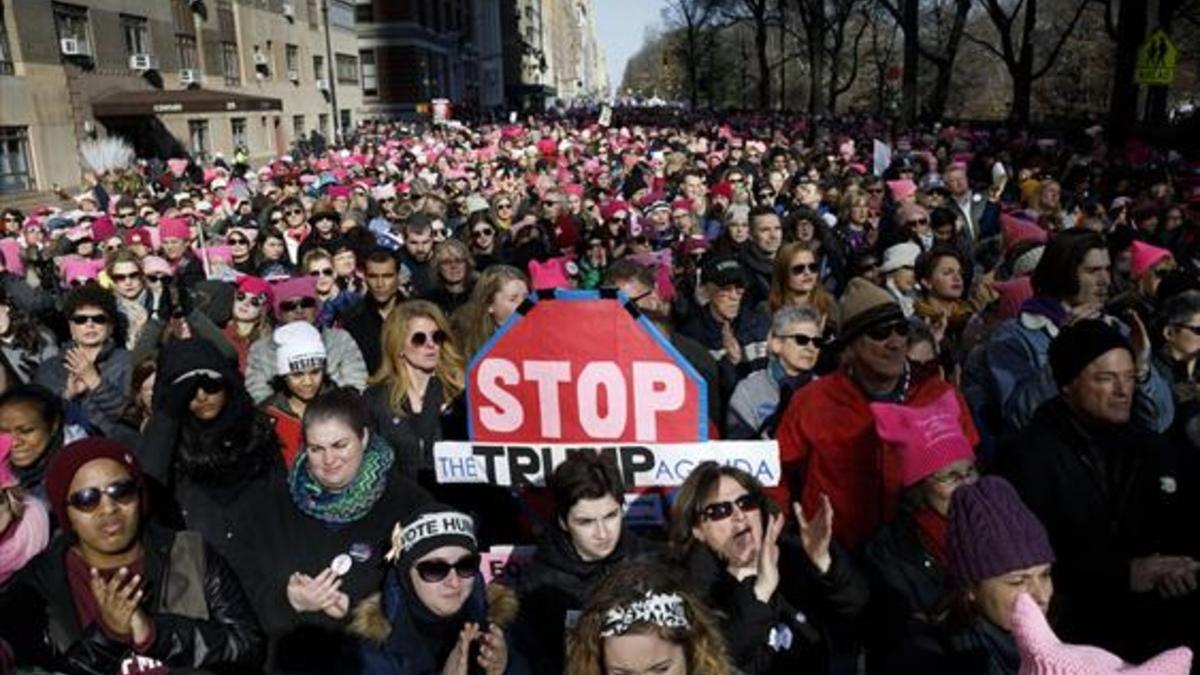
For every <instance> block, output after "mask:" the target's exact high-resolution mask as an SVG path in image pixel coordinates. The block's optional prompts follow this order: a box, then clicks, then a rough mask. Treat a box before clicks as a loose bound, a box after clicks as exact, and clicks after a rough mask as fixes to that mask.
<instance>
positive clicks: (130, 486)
mask: <svg viewBox="0 0 1200 675" xmlns="http://www.w3.org/2000/svg"><path fill="white" fill-rule="evenodd" d="M104 495H108V498H109V499H111V500H113V501H114V502H116V503H118V504H121V505H123V506H124V505H128V504H132V503H134V502H135V501H137V498H138V484H137V481H135V480H134V479H132V478H126V479H124V480H119V481H117V482H115V483H109V484H108V485H106V486H104V487H102V488H97V487H89V488H84V489H82V490H80V491H78V492H72V493H71V495H70V496H69V497H67V503H68V504H70V505H71V506H72V507H73V508H74V509H76V510H78V511H83V512H84V513H91V512H92V511H95V510H96V509H97V508H99V507H100V501H101V500H102V499H103V498H104Z"/></svg>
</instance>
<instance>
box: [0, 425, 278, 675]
mask: <svg viewBox="0 0 1200 675" xmlns="http://www.w3.org/2000/svg"><path fill="white" fill-rule="evenodd" d="M47 486H48V493H49V498H50V506H51V508H52V509H53V510H54V514H55V516H56V517H57V519H58V521H59V522H60V523H62V525H63V528H64V535H63V536H60V537H58V538H57V539H55V541H54V543H53V544H52V545H51V546H50V547H49V548H48V549H47V550H46V551H45V552H44V553H43V554H42V555H40V556H39V557H38V558H36V559H35V560H34V561H32V562H31V563H30V564H29V565H27V566H26V568H25V569H24V570H23V571H22V572H21V573H20V574H19V575H18V576H17V577H16V579H15V580H14V581H13V582H12V588H11V589H10V592H8V593H5V594H3V595H0V636H2V638H3V640H0V641H2V642H4V643H7V646H8V647H9V648H10V649H11V650H12V654H13V656H14V657H15V659H14V660H15V661H16V663H17V664H18V665H22V666H35V667H38V668H44V669H47V670H51V671H55V672H72V673H75V672H86V673H119V672H128V669H129V668H131V666H132V664H133V663H140V664H141V665H143V667H146V666H149V665H151V664H152V665H153V666H156V667H157V666H161V667H164V668H165V669H176V668H198V669H209V668H211V669H213V670H215V671H218V672H220V671H222V670H223V669H225V668H231V669H235V670H236V669H245V670H255V669H257V668H258V667H259V666H260V665H261V663H262V658H263V654H264V651H265V641H264V639H263V634H262V631H261V630H260V629H259V627H258V623H257V621H256V620H255V618H254V612H253V611H252V610H251V608H250V605H249V603H247V601H246V597H245V595H244V594H243V592H242V589H241V586H240V584H239V582H238V579H237V578H236V577H235V576H234V575H233V573H232V572H231V571H230V569H229V566H228V565H227V564H226V563H225V561H224V560H223V559H222V557H221V556H220V554H218V553H217V552H216V551H215V550H214V549H213V548H211V547H210V546H208V545H206V544H205V543H204V540H203V539H201V537H200V536H199V535H197V534H196V533H194V532H175V531H172V530H167V529H164V528H161V527H158V526H157V525H151V524H149V523H148V522H146V521H145V520H144V517H145V515H146V512H147V502H146V487H145V483H144V480H143V477H142V472H141V469H140V467H139V465H138V462H137V460H136V459H135V458H134V455H133V452H132V451H131V450H129V449H128V448H126V447H125V446H123V445H121V444H119V443H117V442H115V441H112V440H109V439H103V438H88V439H84V440H81V441H76V442H75V443H72V444H71V445H69V446H67V447H66V448H65V449H64V451H63V452H62V453H60V454H59V455H58V456H57V457H56V458H55V461H54V462H53V463H52V465H51V467H50V471H49V474H48V478H47ZM184 579H186V580H187V583H184V584H180V581H181V580H184Z"/></svg>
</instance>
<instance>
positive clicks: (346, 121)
mask: <svg viewBox="0 0 1200 675" xmlns="http://www.w3.org/2000/svg"><path fill="white" fill-rule="evenodd" d="M341 113H342V114H341V125H340V127H339V128H340V129H341V130H342V133H343V134H345V133H348V132H349V131H350V109H349V108H342V110H341Z"/></svg>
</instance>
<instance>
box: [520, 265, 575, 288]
mask: <svg viewBox="0 0 1200 675" xmlns="http://www.w3.org/2000/svg"><path fill="white" fill-rule="evenodd" d="M529 279H530V281H532V282H533V289H534V290H537V291H540V290H543V289H552V288H571V287H572V284H571V279H570V278H569V277H568V276H567V268H566V264H565V262H564V259H563V258H551V259H550V260H547V261H546V262H538V261H536V260H530V261H529Z"/></svg>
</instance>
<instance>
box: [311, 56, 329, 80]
mask: <svg viewBox="0 0 1200 675" xmlns="http://www.w3.org/2000/svg"><path fill="white" fill-rule="evenodd" d="M313 79H314V80H325V79H329V73H327V72H325V57H324V56H318V55H315V54H314V55H313Z"/></svg>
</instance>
